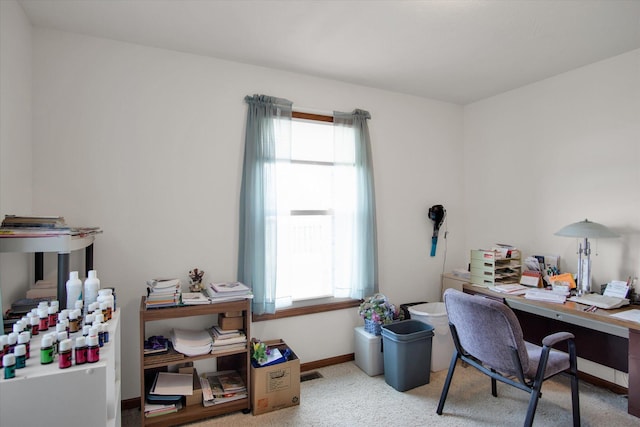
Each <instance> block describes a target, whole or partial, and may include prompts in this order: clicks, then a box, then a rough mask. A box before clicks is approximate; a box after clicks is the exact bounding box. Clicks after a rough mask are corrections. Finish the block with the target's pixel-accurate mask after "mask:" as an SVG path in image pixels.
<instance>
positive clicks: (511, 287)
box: [489, 283, 530, 295]
mask: <svg viewBox="0 0 640 427" xmlns="http://www.w3.org/2000/svg"><path fill="white" fill-rule="evenodd" d="M489 289H490V290H492V291H495V292H500V293H501V294H509V295H522V294H524V293H525V292H527V290H529V289H530V288H529V287H527V286H522V285H518V284H515V283H513V284H508V285H506V284H505V285H495V286H489Z"/></svg>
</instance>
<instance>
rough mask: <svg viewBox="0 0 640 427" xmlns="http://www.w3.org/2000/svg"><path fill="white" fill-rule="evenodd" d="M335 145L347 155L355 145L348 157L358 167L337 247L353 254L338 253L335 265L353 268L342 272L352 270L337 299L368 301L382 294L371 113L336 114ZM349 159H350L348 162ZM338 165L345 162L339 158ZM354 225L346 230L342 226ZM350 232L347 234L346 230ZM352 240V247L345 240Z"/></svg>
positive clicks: (338, 222) (338, 220)
mask: <svg viewBox="0 0 640 427" xmlns="http://www.w3.org/2000/svg"><path fill="white" fill-rule="evenodd" d="M333 117H334V119H333V123H334V143H335V144H336V150H335V151H336V153H346V152H349V151H351V149H349V150H345V149H344V148H343V147H342V146H343V145H349V146H351V144H353V146H352V147H353V152H351V153H349V154H346V155H345V156H348V157H350V158H352V159H353V161H354V164H355V175H354V177H353V179H354V188H355V191H354V196H353V197H354V202H355V204H354V205H353V206H352V207H351V208H350V209H349V211H348V212H337V213H336V218H335V221H336V227H335V230H336V235H335V236H334V238H335V239H343V241H342V242H341V243H340V244H336V246H337V247H343V248H349V251H350V253H346V254H345V253H336V256H338V257H339V258H340V259H336V260H335V262H336V263H339V262H345V260H348V262H350V263H351V265H350V266H346V268H344V269H342V271H350V272H351V273H350V274H349V275H347V277H350V278H349V279H348V280H347V281H345V282H343V283H336V287H337V289H336V292H335V294H336V296H349V297H351V298H364V297H365V296H367V295H373V294H375V293H376V292H378V244H377V234H376V200H375V194H374V182H373V161H372V156H371V138H370V137H369V126H368V125H367V120H368V119H370V118H371V115H370V114H369V112H368V111H364V110H354V111H353V112H352V113H341V112H337V111H336V112H334V113H333ZM344 160H347V159H344ZM336 161H337V162H338V163H340V162H341V159H340V158H338V159H336ZM345 223H349V224H350V226H345V227H343V226H342V224H345ZM346 229H349V230H350V232H349V233H348V234H347V235H345V234H344V233H342V231H343V230H346ZM344 239H349V240H350V241H351V244H350V243H349V242H348V241H346V240H344Z"/></svg>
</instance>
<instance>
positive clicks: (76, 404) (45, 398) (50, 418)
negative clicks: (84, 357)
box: [0, 311, 121, 427]
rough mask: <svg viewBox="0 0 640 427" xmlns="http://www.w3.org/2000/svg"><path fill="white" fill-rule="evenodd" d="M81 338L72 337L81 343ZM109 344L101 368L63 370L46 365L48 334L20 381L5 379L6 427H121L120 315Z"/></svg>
mask: <svg viewBox="0 0 640 427" xmlns="http://www.w3.org/2000/svg"><path fill="white" fill-rule="evenodd" d="M77 336H82V334H81V333H80V332H77V333H75V334H71V338H72V339H73V342H74V343H75V338H76V337H77ZM109 337H110V338H109V342H108V343H106V344H105V345H104V346H103V347H101V348H100V360H99V361H98V362H96V363H85V364H82V365H79V366H76V365H73V366H71V367H70V368H67V369H59V368H58V364H57V360H55V361H54V362H53V363H52V364H49V365H41V364H40V341H41V338H42V334H39V335H36V336H35V337H33V338H32V339H31V358H30V359H28V360H27V366H26V368H23V369H17V370H16V377H15V378H12V379H9V380H5V379H4V376H0V426H7V427H8V426H83V427H93V426H96V427H105V426H106V427H119V426H120V424H121V413H120V382H121V377H120V371H121V368H120V366H121V365H120V312H119V311H117V312H114V313H113V318H112V319H111V320H110V321H109Z"/></svg>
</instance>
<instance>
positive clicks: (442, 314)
mask: <svg viewBox="0 0 640 427" xmlns="http://www.w3.org/2000/svg"><path fill="white" fill-rule="evenodd" d="M409 313H410V315H411V318H412V319H415V320H419V321H421V322H424V323H426V324H428V325H431V326H433V338H432V341H431V372H438V371H442V370H444V369H449V364H450V363H451V356H452V355H453V339H452V338H451V330H450V329H449V319H448V318H447V308H446V306H445V305H444V303H443V302H428V303H426V304H420V305H414V306H411V307H409Z"/></svg>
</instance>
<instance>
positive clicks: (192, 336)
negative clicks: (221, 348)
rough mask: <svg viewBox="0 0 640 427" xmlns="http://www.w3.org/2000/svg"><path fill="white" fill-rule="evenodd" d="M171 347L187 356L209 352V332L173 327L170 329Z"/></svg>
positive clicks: (211, 341)
mask: <svg viewBox="0 0 640 427" xmlns="http://www.w3.org/2000/svg"><path fill="white" fill-rule="evenodd" d="M171 342H172V343H173V348H174V349H175V350H176V351H178V352H180V353H182V354H184V355H187V356H199V355H201V354H207V353H210V352H211V347H212V345H213V339H212V338H211V335H210V334H209V332H207V331H205V330H202V331H192V330H187V329H174V330H172V331H171Z"/></svg>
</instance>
